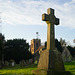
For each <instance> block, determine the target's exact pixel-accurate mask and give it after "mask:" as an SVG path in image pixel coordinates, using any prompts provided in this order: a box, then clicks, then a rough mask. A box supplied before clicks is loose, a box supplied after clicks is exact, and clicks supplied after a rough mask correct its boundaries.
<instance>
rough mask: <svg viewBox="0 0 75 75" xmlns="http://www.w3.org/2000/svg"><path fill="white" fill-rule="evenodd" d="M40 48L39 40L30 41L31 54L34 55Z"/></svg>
mask: <svg viewBox="0 0 75 75" xmlns="http://www.w3.org/2000/svg"><path fill="white" fill-rule="evenodd" d="M40 46H41V40H40V39H32V40H31V53H32V54H34V53H35V51H36V50H37V49H38V48H39V47H40Z"/></svg>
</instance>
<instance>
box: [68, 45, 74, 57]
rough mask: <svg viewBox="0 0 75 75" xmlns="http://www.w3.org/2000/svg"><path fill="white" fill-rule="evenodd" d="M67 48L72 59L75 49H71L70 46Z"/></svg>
mask: <svg viewBox="0 0 75 75" xmlns="http://www.w3.org/2000/svg"><path fill="white" fill-rule="evenodd" d="M67 48H68V50H69V51H70V53H71V55H72V56H73V57H74V55H75V48H73V47H71V46H68V47H67Z"/></svg>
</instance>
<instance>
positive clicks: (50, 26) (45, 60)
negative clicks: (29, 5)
mask: <svg viewBox="0 0 75 75" xmlns="http://www.w3.org/2000/svg"><path fill="white" fill-rule="evenodd" d="M42 20H43V21H46V23H47V49H46V50H44V51H43V52H42V53H41V54H40V58H39V63H38V67H37V69H38V70H35V71H32V73H33V74H38V75H41V74H44V75H65V73H67V74H70V73H69V72H65V68H64V64H63V61H62V57H61V53H60V52H59V51H58V50H56V49H55V33H54V24H56V25H58V24H59V19H58V18H56V17H55V15H54V9H52V8H49V9H48V10H47V14H45V13H44V14H43V15H42Z"/></svg>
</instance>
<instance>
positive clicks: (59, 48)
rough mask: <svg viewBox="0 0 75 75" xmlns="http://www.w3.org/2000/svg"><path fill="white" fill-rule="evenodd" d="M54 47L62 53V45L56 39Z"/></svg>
mask: <svg viewBox="0 0 75 75" xmlns="http://www.w3.org/2000/svg"><path fill="white" fill-rule="evenodd" d="M55 47H56V48H57V50H58V51H60V52H61V53H62V51H63V49H62V46H61V44H60V42H59V41H58V40H57V39H55Z"/></svg>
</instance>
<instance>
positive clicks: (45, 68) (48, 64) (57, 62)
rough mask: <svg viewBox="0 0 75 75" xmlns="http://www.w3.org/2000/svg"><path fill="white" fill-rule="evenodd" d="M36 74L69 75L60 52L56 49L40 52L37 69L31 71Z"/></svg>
mask: <svg viewBox="0 0 75 75" xmlns="http://www.w3.org/2000/svg"><path fill="white" fill-rule="evenodd" d="M32 73H33V74H37V75H41V74H42V75H71V73H70V72H68V71H65V68H64V63H63V61H62V57H61V53H60V52H59V51H58V50H44V51H43V52H42V53H41V54H40V58H39V63H38V66H37V70H34V71H32Z"/></svg>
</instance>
